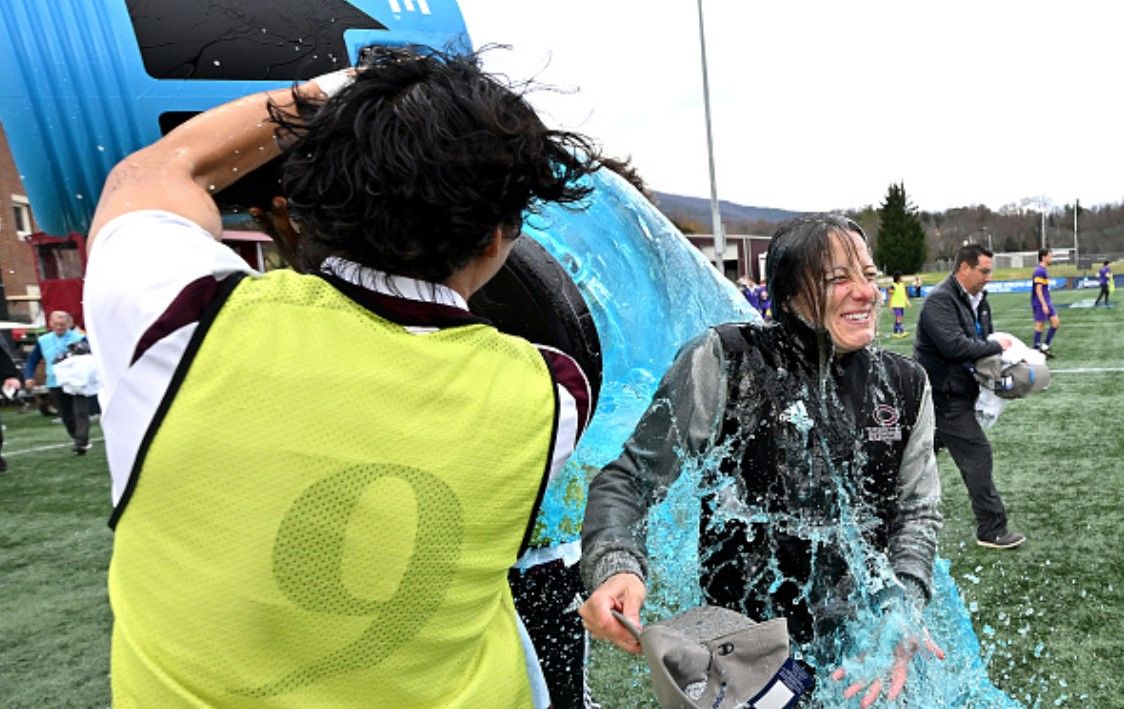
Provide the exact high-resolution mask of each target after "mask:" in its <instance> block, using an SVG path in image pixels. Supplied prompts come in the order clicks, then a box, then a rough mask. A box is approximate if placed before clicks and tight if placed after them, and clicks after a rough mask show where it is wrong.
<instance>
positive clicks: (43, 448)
mask: <svg viewBox="0 0 1124 709" xmlns="http://www.w3.org/2000/svg"><path fill="white" fill-rule="evenodd" d="M102 440H104V439H101V438H92V437H91V438H90V443H98V442H100V441H102ZM73 447H74V442H73V441H71V442H70V443H53V444H51V445H49V446H37V447H35V448H24V449H23V450H18V451H11V450H6V451H4V457H5V458H11V457H12V456H13V455H24V454H27V453H39V452H41V451H53V450H55V449H57V448H73Z"/></svg>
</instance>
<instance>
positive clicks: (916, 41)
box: [460, 0, 1124, 211]
mask: <svg viewBox="0 0 1124 709" xmlns="http://www.w3.org/2000/svg"><path fill="white" fill-rule="evenodd" d="M460 7H461V10H462V12H463V14H464V16H465V21H466V23H467V25H468V29H469V33H470V34H471V36H472V39H473V42H474V43H475V44H476V45H477V46H479V45H481V44H483V43H486V42H499V43H505V44H510V45H512V47H513V49H512V51H510V52H497V53H494V54H493V56H492V57H491V58H490V59H489V60H488V62H487V63H488V66H489V67H490V68H492V69H493V70H502V71H504V72H506V73H508V74H510V75H511V76H512V77H513V78H528V77H531V76H537V77H538V78H539V79H540V80H541V81H543V82H546V83H549V84H552V85H554V86H557V87H560V88H563V89H566V90H567V91H568V93H556V92H555V93H552V92H542V93H538V94H536V95H535V97H534V102H535V103H536V105H537V106H538V107H539V108H540V109H541V110H542V111H543V112H544V114H545V116H546V117H547V119H548V122H551V123H554V124H559V125H564V126H565V127H569V128H577V129H580V130H582V131H584V132H586V133H588V134H590V135H592V136H593V137H595V138H596V139H598V141H600V143H601V144H602V145H603V146H604V147H605V148H606V151H607V152H609V153H612V154H619V155H627V154H631V155H632V157H633V161H634V163H635V164H636V166H637V167H638V168H639V170H640V171H641V173H642V174H643V176H644V177H645V179H646V180H647V181H648V182H649V183H650V184H651V185H652V186H653V187H654V188H655V189H657V190H660V191H664V192H674V193H679V194H686V195H693V196H699V197H707V196H709V194H710V186H709V178H708V171H707V156H706V123H705V114H704V109H703V91H702V71H701V58H700V51H699V31H698V14H697V7H698V6H697V0H660V1H659V2H656V1H654V0H596V1H595V0H565V1H563V0H518V1H513V2H499V1H498V0H460ZM703 12H704V20H705V26H706V48H707V56H708V63H707V64H708V68H709V79H710V96H711V111H712V120H713V130H714V143H715V161H716V167H717V183H718V194H719V197H720V198H722V199H726V200H730V201H733V202H738V203H741V204H748V205H755V206H762V207H778V208H784V209H793V210H800V211H818V210H832V209H845V208H852V207H854V208H858V207H862V206H863V205H867V204H873V205H877V204H878V203H880V202H881V200H882V198H883V197H884V195H885V194H886V189H887V187H888V186H889V184H890V183H891V182H904V183H905V187H906V192H907V194H908V195H909V197H910V199H911V201H912V202H913V203H914V205H916V206H917V207H918V208H919V209H923V210H928V211H938V210H944V209H948V208H951V207H957V206H965V205H974V204H986V205H988V206H989V207H991V208H993V209H998V208H1000V207H1002V206H1003V205H1007V204H1011V203H1019V202H1020V201H1022V200H1025V199H1028V198H1036V197H1046V198H1047V199H1048V200H1049V201H1050V203H1052V204H1053V205H1056V206H1060V205H1062V204H1066V203H1070V204H1072V202H1073V200H1074V199H1075V198H1077V199H1080V200H1081V203H1082V205H1084V206H1090V205H1094V204H1105V203H1118V202H1120V201H1121V200H1124V107H1122V103H1124V101H1122V100H1121V94H1122V90H1121V82H1122V77H1124V42H1122V41H1121V40H1120V32H1121V31H1122V29H1124V3H1116V2H1109V1H1105V2H1099V1H1097V2H1092V1H1087V0H1068V1H1067V2H1042V1H1040V0H1030V1H1027V0H1024V1H1022V2H1014V1H1008V0H975V1H972V2H968V1H966V0H942V1H940V2H936V1H932V0H930V1H929V2H902V1H900V0H896V1H890V0H885V1H873V0H852V1H847V2H842V1H839V0H831V1H829V0H823V1H817V2H812V1H788V0H786V1H784V2H776V1H770V2H765V1H751V0H704V2H703Z"/></svg>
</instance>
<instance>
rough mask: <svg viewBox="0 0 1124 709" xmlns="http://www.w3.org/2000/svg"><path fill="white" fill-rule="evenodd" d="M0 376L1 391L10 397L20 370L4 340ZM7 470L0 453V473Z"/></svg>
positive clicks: (0, 433) (0, 445)
mask: <svg viewBox="0 0 1124 709" xmlns="http://www.w3.org/2000/svg"><path fill="white" fill-rule="evenodd" d="M0 378H2V379H3V380H4V382H3V385H2V386H3V390H2V393H3V395H4V397H5V398H8V399H11V398H13V397H14V396H15V395H16V392H17V391H19V388H20V384H21V383H22V382H21V381H20V372H19V370H18V369H17V368H16V364H15V362H13V361H12V355H11V353H10V352H8V345H7V343H5V342H0ZM3 450H4V428H3V426H0V452H2V451H3ZM7 471H8V461H6V460H4V456H3V455H0V473H4V472H7Z"/></svg>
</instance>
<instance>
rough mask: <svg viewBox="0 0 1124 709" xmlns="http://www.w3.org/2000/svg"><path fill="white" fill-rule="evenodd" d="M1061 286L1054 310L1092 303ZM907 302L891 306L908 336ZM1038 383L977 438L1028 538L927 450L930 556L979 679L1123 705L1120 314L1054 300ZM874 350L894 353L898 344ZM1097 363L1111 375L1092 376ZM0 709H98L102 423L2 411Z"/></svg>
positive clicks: (101, 688)
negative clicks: (972, 649) (933, 543)
mask: <svg viewBox="0 0 1124 709" xmlns="http://www.w3.org/2000/svg"><path fill="white" fill-rule="evenodd" d="M1094 297H1095V291H1062V292H1060V293H1056V294H1055V295H1054V300H1055V302H1056V303H1058V304H1059V305H1062V306H1069V305H1070V304H1072V303H1075V302H1077V301H1083V300H1084V301H1091V300H1092V298H1094ZM991 302H992V307H993V310H994V319H995V323H996V326H997V328H998V329H1000V330H1003V331H1006V332H1010V333H1012V334H1014V335H1016V336H1018V337H1021V338H1023V339H1024V341H1026V342H1027V343H1029V342H1030V340H1031V333H1032V328H1031V317H1030V307H1029V295H1027V294H1010V295H996V296H992V297H991ZM919 306H920V301H915V302H914V307H912V308H910V309H909V310H907V311H906V321H907V323H908V324H909V328H910V329H911V330H912V329H913V323H914V321H915V320H916V317H917V314H918V312H919V310H920V307H919ZM1060 315H1061V318H1062V329H1061V331H1060V333H1059V334H1058V336H1057V338H1056V339H1055V341H1054V350H1055V352H1056V353H1057V358H1056V359H1054V360H1052V361H1051V369H1052V371H1053V377H1052V381H1051V385H1050V388H1049V389H1047V390H1046V391H1044V392H1041V393H1039V394H1035V395H1034V396H1032V397H1029V398H1027V399H1025V400H1022V401H1017V402H1014V403H1012V404H1010V405H1009V406H1008V407H1007V409H1006V411H1004V413H1003V415H1002V416H1001V417H1000V419H999V421H998V423H997V424H996V425H995V427H994V428H992V429H991V430H990V431H989V436H990V438H991V441H992V444H993V446H994V448H995V477H996V483H997V485H998V487H999V490H1000V492H1001V494H1002V495H1003V498H1004V500H1005V502H1006V503H1007V506H1008V510H1009V513H1010V518H1011V525H1012V527H1013V528H1015V529H1018V530H1019V531H1022V532H1023V533H1025V534H1026V535H1027V536H1028V538H1029V541H1028V542H1027V544H1026V545H1025V546H1024V547H1023V548H1021V549H1018V550H1015V551H1008V552H998V551H991V550H984V549H981V548H978V547H977V546H976V545H975V543H974V522H973V520H972V516H971V511H970V508H969V503H968V498H967V494H966V492H965V490H964V485H963V483H962V482H961V480H960V477H959V473H958V472H957V470H956V467H955V466H954V465H953V464H952V462H951V460H950V459H949V458H948V456H947V454H942V455H941V456H939V457H938V463H939V466H940V470H941V480H942V483H943V486H944V503H943V512H944V515H945V520H946V521H945V527H944V530H943V531H942V534H941V548H940V555H941V556H942V557H945V558H947V559H949V560H951V562H952V574H953V577H954V578H955V579H956V582H957V584H958V586H959V588H960V591H961V593H962V595H963V597H964V601H965V603H966V604H967V606H968V607H969V609H971V610H972V620H973V624H974V627H975V629H976V633H977V635H978V636H979V637H980V640H981V646H982V649H983V652H984V653H985V654H986V655H987V656H988V657H989V660H988V661H989V672H990V676H991V678H992V681H993V682H994V683H995V684H996V685H997V686H999V687H1000V688H1002V689H1003V690H1004V691H1006V692H1007V693H1008V694H1009V695H1010V696H1012V697H1013V698H1015V699H1018V700H1019V701H1021V702H1023V703H1025V704H1027V705H1029V706H1035V705H1041V706H1054V705H1087V706H1095V707H1102V706H1121V705H1122V702H1121V699H1120V697H1124V676H1122V675H1121V674H1119V673H1118V670H1117V668H1118V667H1120V666H1121V665H1124V641H1122V640H1121V638H1120V634H1121V630H1124V621H1122V620H1121V616H1122V615H1124V545H1122V544H1121V543H1120V540H1121V534H1120V530H1119V526H1120V520H1121V510H1122V509H1124V417H1122V415H1121V407H1122V405H1124V371H1121V370H1124V357H1121V355H1122V354H1124V307H1119V308H1114V309H1111V310H1105V309H1095V310H1094V309H1090V308H1074V307H1063V308H1062V309H1061V310H1060ZM890 322H891V320H890V313H889V311H888V310H887V311H884V312H883V313H882V316H881V334H880V336H879V343H880V344H881V345H883V346H885V347H887V348H888V349H892V350H895V351H900V352H904V353H908V352H909V351H910V349H911V348H912V343H913V338H912V336H911V337H909V338H906V339H902V340H896V339H893V338H889V337H887V335H888V333H889V332H890V330H891V327H890ZM1098 369H1106V370H1109V371H1095V370H1098ZM0 416H2V418H3V421H4V423H5V424H6V425H7V431H6V432H5V444H4V454H5V457H7V459H8V462H9V465H10V469H9V471H8V472H7V473H4V474H0V688H3V689H2V694H0V706H5V707H44V706H51V707H55V706H58V707H63V706H67V707H70V706H74V707H105V706H108V705H109V702H110V700H109V686H108V680H107V673H108V669H109V633H110V625H111V617H110V612H109V606H108V601H107V598H106V593H105V574H106V568H107V566H108V563H109V554H110V548H111V544H112V534H111V532H110V531H109V529H108V528H107V527H106V524H105V520H106V518H107V516H108V514H109V492H108V488H109V483H108V473H107V471H106V466H105V458H104V449H103V445H102V443H101V442H100V437H101V433H100V430H99V429H98V428H97V427H96V426H95V427H94V429H93V437H94V439H95V441H98V442H96V443H95V446H94V450H92V451H91V452H90V454H89V455H88V456H85V457H76V456H74V455H73V454H72V453H71V452H70V450H69V441H68V439H67V437H66V433H65V431H64V430H63V428H62V426H60V425H58V424H54V423H51V422H50V420H49V419H47V418H46V417H43V416H41V415H40V414H38V413H27V414H17V413H16V410H15V409H14V408H13V407H11V406H9V407H6V408H3V409H0ZM590 675H591V683H592V685H593V687H594V690H595V694H596V696H597V697H598V698H599V699H600V701H602V703H603V705H604V706H605V707H606V709H613V708H616V707H638V706H655V704H654V702H653V701H652V700H651V694H650V691H649V690H648V688H647V684H646V682H647V680H646V678H645V676H644V674H643V672H642V668H641V667H640V664H639V663H638V662H637V661H636V660H635V658H632V657H626V656H624V655H623V653H619V652H616V651H615V650H612V649H611V648H608V647H606V646H604V645H603V644H602V643H595V650H594V659H593V662H592V664H591V667H590Z"/></svg>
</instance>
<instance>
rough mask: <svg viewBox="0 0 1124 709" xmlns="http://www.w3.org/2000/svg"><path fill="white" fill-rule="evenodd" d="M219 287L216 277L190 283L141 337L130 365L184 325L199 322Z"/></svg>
mask: <svg viewBox="0 0 1124 709" xmlns="http://www.w3.org/2000/svg"><path fill="white" fill-rule="evenodd" d="M219 285H220V283H219V281H218V280H216V279H215V277H214V276H203V277H202V278H199V279H196V280H194V281H192V282H191V283H188V284H187V285H186V286H185V287H184V289H183V290H182V291H180V294H179V295H177V296H176V299H175V300H173V301H172V303H171V304H170V305H169V306H168V309H167V310H165V311H164V312H163V313H162V314H161V315H160V317H158V318H157V319H156V322H154V323H152V325H151V326H150V327H149V328H148V329H147V330H145V332H144V334H143V335H141V338H140V340H139V341H138V342H137V348H136V349H135V350H133V360H132V361H131V362H129V365H130V366H131V365H133V364H135V363H136V361H137V360H138V359H140V358H141V356H142V355H144V353H145V352H147V351H148V350H149V348H150V347H152V346H153V345H155V344H156V343H157V342H159V341H160V340H162V339H164V338H165V337H167V336H168V335H170V334H172V333H173V332H175V331H176V330H179V329H180V328H181V327H183V326H184V325H190V324H191V323H193V322H199V319H200V318H201V317H202V316H203V311H204V310H206V309H207V306H208V305H210V304H211V301H212V300H214V298H215V294H216V293H218V290H219Z"/></svg>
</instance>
